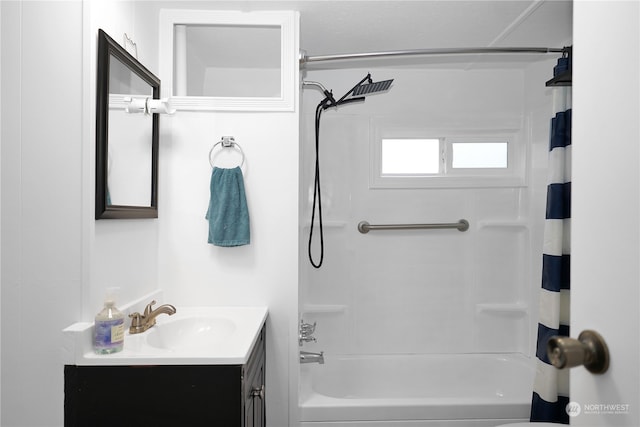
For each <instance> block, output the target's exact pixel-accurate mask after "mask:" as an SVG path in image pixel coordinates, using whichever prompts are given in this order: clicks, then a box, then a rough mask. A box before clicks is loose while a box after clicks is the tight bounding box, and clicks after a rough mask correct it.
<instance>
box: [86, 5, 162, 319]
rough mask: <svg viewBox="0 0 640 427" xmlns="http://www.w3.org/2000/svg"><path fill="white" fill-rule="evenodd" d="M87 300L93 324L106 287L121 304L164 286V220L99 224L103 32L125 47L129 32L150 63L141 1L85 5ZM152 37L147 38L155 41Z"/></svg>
mask: <svg viewBox="0 0 640 427" xmlns="http://www.w3.org/2000/svg"><path fill="white" fill-rule="evenodd" d="M82 4H83V21H82V22H83V33H82V40H83V41H84V43H83V56H84V58H83V67H84V68H83V77H84V79H83V103H84V105H85V108H83V111H82V123H83V124H84V127H83V138H84V140H85V141H91V142H93V143H87V144H84V145H83V146H82V180H83V182H85V183H87V185H85V186H83V192H82V196H83V205H82V207H83V215H82V231H83V234H82V236H83V240H82V245H83V250H82V256H83V261H82V262H83V267H84V269H83V283H84V286H83V294H82V295H83V297H82V302H83V304H82V319H77V320H85V321H90V320H92V319H93V316H95V314H96V313H97V312H98V311H99V310H100V308H101V307H102V302H103V300H104V297H105V292H106V288H108V287H111V286H116V287H119V288H120V291H119V293H118V300H120V301H123V302H124V301H130V300H133V299H137V298H139V297H141V296H143V295H145V294H147V293H149V292H150V291H151V290H153V289H156V288H157V286H158V234H159V231H158V221H157V220H154V219H140V220H100V221H95V220H94V218H95V207H94V203H93V200H94V198H95V188H94V186H93V185H91V184H92V183H94V182H95V117H96V109H95V108H96V107H95V105H96V82H97V51H98V43H97V38H98V29H99V28H101V29H103V30H104V31H105V32H106V33H107V34H109V35H110V36H111V37H112V38H113V39H114V40H115V41H116V42H118V43H120V44H123V35H124V33H126V34H127V35H128V36H129V37H131V38H133V39H134V40H135V41H136V43H138V58H139V59H140V61H141V62H142V63H143V64H144V63H145V62H144V58H145V54H147V52H148V51H149V50H152V49H157V48H156V46H155V45H153V46H150V45H149V42H147V43H143V42H140V40H139V38H138V35H139V34H147V33H148V32H150V31H152V30H153V27H152V26H149V25H144V21H136V19H135V18H136V15H135V4H136V2H135V1H118V0H106V1H100V2H95V1H84V2H83V3H82ZM149 39H150V37H147V40H149Z"/></svg>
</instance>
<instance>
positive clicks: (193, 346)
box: [63, 306, 267, 366]
mask: <svg viewBox="0 0 640 427" xmlns="http://www.w3.org/2000/svg"><path fill="white" fill-rule="evenodd" d="M154 308H157V306H154ZM266 318H267V308H266V307H176V314H174V315H172V316H168V315H166V314H161V315H160V316H158V317H157V318H156V322H157V323H156V325H155V326H153V327H151V328H150V329H148V330H147V331H145V332H142V333H139V334H133V335H131V334H130V333H129V331H128V326H129V324H130V320H129V318H125V326H126V329H127V331H126V333H125V338H124V349H123V350H122V351H120V352H117V353H112V354H96V353H94V351H93V347H92V337H93V323H92V322H82V323H75V324H73V325H71V326H70V327H68V328H66V329H65V330H64V331H63V332H64V337H65V341H64V346H63V349H64V352H65V355H64V359H65V360H64V363H65V364H67V365H79V366H83V365H85V366H90V365H93V366H105V365H108V366H112V365H242V364H245V363H246V362H247V360H248V358H249V355H250V353H251V349H252V347H253V345H254V343H255V342H256V340H257V338H258V335H259V333H260V331H261V329H262V326H263V325H264V323H265V321H266Z"/></svg>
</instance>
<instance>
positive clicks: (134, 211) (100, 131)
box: [95, 29, 160, 219]
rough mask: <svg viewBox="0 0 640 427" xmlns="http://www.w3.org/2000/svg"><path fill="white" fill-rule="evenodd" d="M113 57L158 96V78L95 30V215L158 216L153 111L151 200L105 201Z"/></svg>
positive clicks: (156, 125)
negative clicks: (142, 202) (146, 203)
mask: <svg viewBox="0 0 640 427" xmlns="http://www.w3.org/2000/svg"><path fill="white" fill-rule="evenodd" d="M112 58H113V59H115V60H118V61H120V62H121V63H122V64H123V65H125V66H126V67H127V68H128V69H129V70H131V72H133V73H135V74H136V75H138V76H139V77H140V78H141V79H142V80H144V81H145V82H146V83H148V84H149V86H151V87H152V88H153V99H159V98H160V79H158V78H157V77H156V76H155V75H153V73H151V72H150V71H149V70H148V69H147V68H145V67H144V66H143V65H142V64H141V63H140V62H139V61H138V60H137V59H136V58H134V57H133V56H132V55H131V54H130V53H129V52H127V51H126V50H125V49H124V48H123V47H122V46H120V45H119V44H118V43H117V42H116V41H115V40H113V39H112V38H111V37H109V35H108V34H107V33H105V32H104V31H103V30H101V29H99V30H98V83H97V96H96V214H95V219H132V218H157V217H158V139H159V118H158V116H159V115H158V114H153V115H152V116H153V118H152V130H151V141H150V142H151V188H150V192H151V204H150V206H126V205H108V204H107V171H108V161H109V158H108V157H109V156H108V153H109V66H110V61H111V60H112Z"/></svg>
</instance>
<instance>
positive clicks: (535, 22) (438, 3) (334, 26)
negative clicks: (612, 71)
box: [165, 0, 572, 68]
mask: <svg viewBox="0 0 640 427" xmlns="http://www.w3.org/2000/svg"><path fill="white" fill-rule="evenodd" d="M177 3H179V7H180V8H195V9H219V10H246V11H252V10H298V11H300V47H301V49H302V50H304V51H305V52H306V54H307V55H309V56H313V55H325V54H338V53H358V52H372V51H387V50H407V49H432V48H456V47H487V46H504V47H563V46H564V45H566V44H570V43H571V34H572V2H571V1H563V0H515V1H509V0H498V1H485V0H467V1H462V0H460V1H458V0H380V1H375V0H374V1H364V0H359V1H353V0H347V1H345V0H277V1H272V0H247V1H245V0H232V1H228V0H227V1H180V2H177V1H170V2H166V3H165V4H172V6H173V7H176V5H177ZM519 60H521V61H530V60H531V58H530V57H529V58H526V57H520V58H519V57H518V56H513V55H510V57H509V61H511V62H513V63H517V62H518V61H519ZM440 61H442V59H440ZM447 61H448V62H449V63H451V62H461V63H466V64H471V63H478V62H479V63H482V62H489V63H490V62H491V61H496V59H492V58H490V56H479V55H476V56H473V57H468V58H451V57H449V58H448V59H447ZM347 62H352V61H347ZM433 62H436V63H437V62H438V59H437V58H422V59H420V58H411V59H394V63H395V65H415V64H418V65H419V64H420V63H433ZM359 64H360V65H366V62H363V61H362V60H360V61H359ZM308 66H310V67H314V68H318V67H324V66H325V65H324V64H309V65H308ZM328 66H329V67H336V66H338V67H339V66H340V65H338V64H336V63H335V62H334V63H332V64H330V65H328Z"/></svg>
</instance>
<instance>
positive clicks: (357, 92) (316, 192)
mask: <svg viewBox="0 0 640 427" xmlns="http://www.w3.org/2000/svg"><path fill="white" fill-rule="evenodd" d="M365 82H366V83H365ZM391 83H393V79H391V80H384V81H381V82H377V83H374V81H373V80H372V79H371V74H367V75H366V76H365V77H364V78H363V79H362V80H360V81H359V82H358V83H357V84H356V85H355V86H354V87H352V88H351V90H349V91H348V92H347V93H345V94H344V96H342V98H340V99H339V100H337V101H336V100H335V98H334V97H333V92H332V91H330V90H327V89H326V88H325V87H324V86H323V85H322V84H321V83H318V82H314V81H302V86H303V87H305V86H315V87H317V88H318V89H320V90H321V91H322V93H324V96H325V97H324V99H323V100H322V101H320V103H319V104H318V106H317V107H316V123H315V131H316V132H315V133H316V135H315V137H316V146H315V149H316V162H315V177H314V184H313V205H312V207H311V224H310V226H309V247H308V252H309V261H310V262H311V265H312V266H314V267H315V268H320V267H321V266H322V262H323V260H324V231H323V228H322V226H323V225H322V196H321V191H320V160H319V159H320V144H319V141H320V117H321V116H322V112H323V111H324V110H326V109H328V108H332V107H338V106H340V105H344V104H350V103H353V102H360V101H364V100H365V97H364V96H363V95H372V94H375V93H379V92H383V91H386V90H388V89H389V87H391ZM350 96H351V97H350ZM316 202H317V206H318V225H319V227H320V259H319V260H318V262H317V263H316V262H315V261H314V259H313V254H312V253H311V246H312V242H313V228H314V224H315V217H316Z"/></svg>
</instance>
